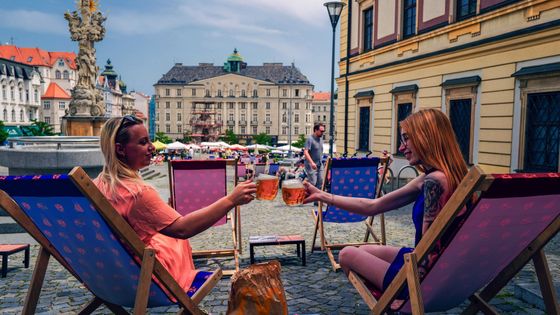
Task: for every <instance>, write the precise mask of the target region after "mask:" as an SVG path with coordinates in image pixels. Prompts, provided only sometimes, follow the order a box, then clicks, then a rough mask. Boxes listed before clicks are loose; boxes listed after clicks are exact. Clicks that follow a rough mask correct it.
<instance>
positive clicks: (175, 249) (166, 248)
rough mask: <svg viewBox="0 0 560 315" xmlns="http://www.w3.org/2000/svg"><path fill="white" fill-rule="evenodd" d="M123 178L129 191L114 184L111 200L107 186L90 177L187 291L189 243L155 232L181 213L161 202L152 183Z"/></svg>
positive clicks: (190, 270)
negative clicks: (134, 181) (116, 193)
mask: <svg viewBox="0 0 560 315" xmlns="http://www.w3.org/2000/svg"><path fill="white" fill-rule="evenodd" d="M123 182H124V183H125V184H126V185H128V186H129V187H130V188H131V190H132V192H130V191H128V190H127V189H126V188H124V187H121V186H119V187H118V188H117V192H118V195H119V199H118V200H114V199H112V198H110V196H109V195H110V194H109V193H108V189H107V187H104V186H105V185H104V184H102V183H101V182H100V181H99V180H98V179H95V180H94V183H95V185H96V186H97V187H98V188H99V190H101V192H102V193H103V194H104V195H105V196H106V197H107V199H108V200H109V202H110V203H111V204H112V205H113V207H114V208H115V209H116V210H117V211H118V212H119V214H120V215H121V216H123V218H125V220H126V221H127V222H128V224H130V226H131V227H132V228H133V229H134V231H136V234H138V236H139V237H140V239H141V240H142V241H143V242H144V244H146V246H147V247H150V248H153V249H154V250H155V251H156V257H157V259H158V260H159V262H160V263H161V264H162V265H163V267H165V269H167V271H168V272H169V273H170V274H171V276H172V277H173V278H174V279H175V281H177V283H178V284H179V285H180V286H181V288H183V290H184V291H185V292H187V290H188V289H189V288H190V286H191V284H192V282H193V280H194V277H195V275H196V273H197V271H196V270H195V268H194V263H193V259H192V249H191V246H190V243H189V241H188V240H183V239H177V238H172V237H169V236H165V235H163V234H161V233H159V231H161V230H162V229H164V228H165V227H167V226H169V225H170V224H171V223H173V222H175V220H177V219H178V218H180V217H181V215H180V214H179V213H178V212H177V211H175V209H173V208H171V207H170V206H169V205H168V204H167V203H166V202H164V201H163V200H162V199H161V197H160V196H159V194H158V192H157V191H156V190H155V189H154V188H153V187H152V186H150V185H148V184H143V185H138V184H137V183H133V184H132V183H128V182H127V181H123ZM129 184H130V185H129Z"/></svg>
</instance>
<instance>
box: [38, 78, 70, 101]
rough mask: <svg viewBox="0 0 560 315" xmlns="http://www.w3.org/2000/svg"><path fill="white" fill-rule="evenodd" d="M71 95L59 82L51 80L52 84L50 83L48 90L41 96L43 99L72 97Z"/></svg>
mask: <svg viewBox="0 0 560 315" xmlns="http://www.w3.org/2000/svg"><path fill="white" fill-rule="evenodd" d="M70 98H71V97H70V95H68V93H66V91H64V89H63V88H61V87H60V86H59V85H58V84H56V83H54V82H51V84H49V87H48V88H47V91H46V92H45V94H44V95H43V96H41V99H68V100H69V99H70Z"/></svg>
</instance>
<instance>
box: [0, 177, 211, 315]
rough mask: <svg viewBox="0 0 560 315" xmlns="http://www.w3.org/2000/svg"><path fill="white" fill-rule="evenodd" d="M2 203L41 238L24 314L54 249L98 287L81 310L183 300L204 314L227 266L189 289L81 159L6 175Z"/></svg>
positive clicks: (140, 307)
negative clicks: (36, 172) (62, 168)
mask: <svg viewBox="0 0 560 315" xmlns="http://www.w3.org/2000/svg"><path fill="white" fill-rule="evenodd" d="M0 207H1V208H2V209H4V210H5V211H7V212H8V213H9V214H10V215H11V216H12V217H13V218H14V219H15V221H16V222H18V223H19V224H20V225H21V226H22V227H23V228H24V229H25V230H26V231H27V232H28V233H29V234H30V235H31V236H32V237H33V238H34V239H35V240H36V241H37V242H38V243H39V244H40V246H41V247H40V250H39V255H38V257H37V261H36V264H35V269H34V271H33V277H32V279H31V283H30V286H29V290H28V293H27V297H26V299H25V305H24V308H23V312H22V313H23V314H34V312H35V309H36V307H37V302H38V299H39V295H40V292H41V287H42V284H43V279H44V277H45V273H46V270H47V265H48V262H49V259H50V257H51V256H52V257H54V258H55V259H56V260H57V261H58V262H60V264H61V265H62V266H64V267H65V268H66V269H67V270H68V271H69V272H70V274H72V275H73V276H74V277H75V278H76V279H77V280H78V281H80V282H81V283H82V284H83V285H84V286H85V287H86V288H87V289H88V290H89V291H90V292H91V293H92V294H93V295H94V299H93V300H91V301H90V302H89V303H88V304H86V305H85V307H84V308H83V309H82V312H81V313H80V314H82V313H83V314H90V313H92V312H93V311H94V310H95V309H97V308H98V307H99V306H100V305H102V304H105V305H106V306H107V307H108V308H109V309H110V310H111V311H112V312H114V313H116V314H123V313H126V311H125V310H124V309H123V307H133V308H134V314H144V313H145V312H146V308H147V307H148V308H151V307H157V306H165V305H175V304H177V305H179V306H180V307H181V308H182V309H183V311H184V313H192V314H200V313H201V310H200V309H199V308H198V307H197V304H198V303H199V302H200V301H201V299H202V298H203V297H204V296H205V295H206V294H207V293H208V292H209V291H210V290H211V289H212V287H214V286H215V285H216V283H217V282H218V280H219V279H220V278H221V271H220V270H217V271H215V272H213V273H211V272H199V273H198V274H197V279H196V280H195V283H193V285H192V286H191V289H190V290H188V292H185V291H184V290H183V289H181V287H180V286H179V284H178V283H177V282H176V281H175V280H174V279H173V278H172V277H171V275H170V274H169V273H168V272H167V270H166V269H165V268H164V267H163V266H162V265H161V263H160V262H159V261H158V260H157V258H156V257H155V253H154V250H153V249H151V248H147V247H146V246H145V245H144V243H143V242H142V241H141V240H140V238H139V237H138V235H137V234H136V233H135V231H134V230H133V229H132V228H131V227H130V225H129V224H128V223H127V222H126V221H125V219H124V218H123V217H121V216H120V215H119V213H118V212H117V211H116V210H115V209H114V208H113V206H112V205H111V204H110V203H109V202H108V201H107V199H105V197H104V196H103V194H102V193H101V192H100V191H99V190H98V189H97V188H96V186H95V185H94V184H93V182H92V181H91V180H90V178H89V177H88V175H87V174H86V173H85V172H84V170H83V169H81V168H80V167H76V168H74V169H73V170H72V171H71V172H70V173H69V174H68V175H44V176H23V177H21V176H3V177H0Z"/></svg>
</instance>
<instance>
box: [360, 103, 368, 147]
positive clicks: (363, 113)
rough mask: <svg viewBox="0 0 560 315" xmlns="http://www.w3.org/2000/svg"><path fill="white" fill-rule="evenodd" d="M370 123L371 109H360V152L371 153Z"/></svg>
mask: <svg viewBox="0 0 560 315" xmlns="http://www.w3.org/2000/svg"><path fill="white" fill-rule="evenodd" d="M369 121H370V108H369V107H360V130H359V138H358V150H359V151H369Z"/></svg>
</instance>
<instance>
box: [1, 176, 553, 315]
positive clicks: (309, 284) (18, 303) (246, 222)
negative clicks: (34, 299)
mask: <svg viewBox="0 0 560 315" xmlns="http://www.w3.org/2000/svg"><path fill="white" fill-rule="evenodd" d="M156 169H157V170H158V171H160V172H162V173H165V172H166V167H163V166H160V167H156ZM151 183H152V184H153V185H154V186H155V187H156V188H158V190H159V191H160V192H161V194H162V197H163V198H167V197H168V196H169V188H168V180H167V178H160V179H157V180H152V181H151ZM312 209H313V207H311V206H296V207H287V206H285V205H284V203H283V202H282V199H281V196H280V194H279V195H278V196H277V198H276V200H274V201H271V202H266V201H258V200H256V201H254V202H252V203H251V204H249V205H246V206H243V207H242V212H241V213H242V232H243V238H242V241H243V254H242V255H241V267H246V266H248V265H249V250H248V239H249V236H250V235H271V234H280V235H282V234H300V235H302V236H304V238H305V240H306V247H307V253H308V256H307V257H308V259H307V266H305V267H304V266H301V263H300V261H299V259H298V258H297V257H296V253H295V246H292V245H286V246H267V247H258V248H256V249H255V251H256V259H257V261H266V260H271V259H277V260H279V261H280V262H281V264H282V281H283V284H284V288H285V290H286V296H287V300H288V306H289V312H290V314H296V313H297V314H367V313H368V309H367V307H366V305H365V304H364V303H363V301H362V300H361V298H360V296H359V295H358V294H357V293H356V291H355V289H354V288H353V287H352V286H351V285H350V283H349V282H348V280H347V279H346V277H345V276H344V274H343V273H342V272H337V273H334V272H333V271H332V269H331V265H330V262H329V260H328V258H327V255H326V254H325V253H323V252H314V253H310V247H311V239H312V237H313V227H314V225H313V220H312V218H311V215H310V211H311V210H312ZM410 220H411V219H410V208H403V209H399V210H396V211H392V212H390V213H388V214H387V215H386V223H387V235H388V243H389V244H391V245H395V246H411V245H412V243H413V233H412V230H413V226H412V223H411V222H410ZM326 230H327V234H328V236H329V237H330V239H331V240H333V241H336V240H339V241H358V240H360V239H361V238H362V237H363V235H364V233H365V226H364V225H363V224H359V223H353V224H345V225H340V224H338V225H336V226H335V225H333V224H327V225H326ZM1 237H2V236H0V239H1ZM559 242H560V239H559V236H556V237H555V238H554V239H553V240H552V241H551V242H550V243H549V245H548V246H547V248H546V251H547V257H548V263H549V267H550V268H551V272H552V275H553V278H554V281H555V283H556V284H558V283H559V282H560V257H559V255H560V250H559V249H560V244H559ZM228 245H231V230H230V229H229V225H228V226H222V227H215V228H211V229H210V230H209V231H206V232H204V233H202V234H200V235H198V236H196V237H194V238H193V239H192V247H193V249H195V250H196V249H208V248H221V247H225V246H228ZM37 252H38V246H37V245H35V246H33V247H32V263H34V261H35V258H36V255H37ZM22 259H23V255H20V254H16V255H12V256H11V257H10V263H9V265H10V267H13V266H16V265H18V264H20V261H21V260H22ZM195 264H196V265H197V268H200V269H207V270H210V269H212V268H215V267H216V266H220V267H221V268H223V269H231V268H232V266H233V263H232V260H231V259H210V260H196V261H195ZM32 269H33V268H29V269H24V268H14V269H11V270H10V271H9V273H8V276H7V277H6V278H0V313H1V314H19V313H20V312H21V310H22V305H23V300H24V298H25V294H26V292H27V288H28V285H29V280H30V278H31V274H32ZM536 281H537V280H536V276H535V274H534V272H533V270H532V266H528V267H525V269H524V270H523V271H522V272H521V273H520V274H519V275H518V276H517V277H516V278H515V279H514V281H513V283H510V284H508V286H507V287H506V288H504V289H503V290H502V291H501V292H500V293H499V294H498V296H497V297H496V298H494V299H493V300H492V301H491V304H492V305H493V306H495V307H496V308H497V309H498V310H499V311H500V312H502V313H507V314H544V312H543V311H542V310H540V309H538V308H537V307H536V306H534V305H531V304H528V303H526V302H524V301H522V300H520V299H518V298H517V297H516V296H514V291H515V284H516V283H528V284H532V285H534V284H535V283H536ZM229 290H230V280H229V278H223V279H222V280H220V282H219V284H218V285H217V286H216V287H215V288H214V290H213V291H212V292H211V293H210V294H209V295H208V296H207V297H206V298H205V299H204V300H203V302H202V303H201V306H202V308H203V309H205V310H206V311H208V312H209V313H212V314H224V313H225V312H226V310H227V302H228V294H229ZM91 298H92V295H91V294H90V293H89V292H88V291H87V290H86V289H85V288H84V287H83V285H81V284H80V283H79V282H78V281H77V280H75V279H74V278H73V277H71V276H70V274H69V273H68V272H67V271H65V269H64V268H62V267H61V266H60V265H59V264H58V263H56V262H55V261H52V260H51V263H50V264H49V268H48V270H47V275H46V279H45V282H44V284H43V290H42V292H41V297H40V300H39V305H38V308H37V312H38V313H40V314H73V313H76V312H77V311H78V310H80V309H81V306H82V305H83V304H84V303H86V302H87V301H88V300H90V299H91ZM465 305H466V304H465ZM465 305H462V307H464V306H465ZM462 307H459V308H456V309H452V310H450V311H447V312H444V313H439V314H458V313H460V311H461V310H462ZM175 311H177V308H176V307H170V308H156V309H152V310H151V311H150V313H151V314H167V313H173V312H175ZM96 314H110V312H109V311H108V310H107V309H104V308H101V309H99V310H98V311H97V312H96Z"/></svg>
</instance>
